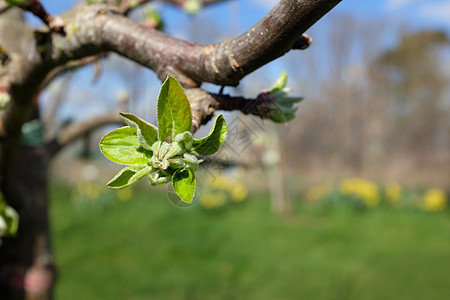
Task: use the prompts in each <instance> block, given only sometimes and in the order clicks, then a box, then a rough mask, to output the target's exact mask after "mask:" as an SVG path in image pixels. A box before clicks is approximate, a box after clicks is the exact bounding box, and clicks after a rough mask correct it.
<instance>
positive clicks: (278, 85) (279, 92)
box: [267, 71, 303, 123]
mask: <svg viewBox="0 0 450 300" xmlns="http://www.w3.org/2000/svg"><path fill="white" fill-rule="evenodd" d="M286 82H287V73H286V71H283V72H282V73H281V74H280V76H279V77H278V79H277V80H276V81H275V83H274V84H273V85H272V86H271V87H270V89H269V91H268V92H267V93H268V95H269V97H270V98H272V99H274V101H273V102H272V103H270V104H269V109H270V112H269V118H270V119H271V120H272V121H274V122H275V123H286V122H288V121H290V120H292V119H293V118H294V117H295V112H296V111H297V108H296V107H294V104H296V103H299V102H300V101H302V100H303V98H299V97H288V96H287V94H288V93H289V92H290V89H289V88H286V87H285V86H286Z"/></svg>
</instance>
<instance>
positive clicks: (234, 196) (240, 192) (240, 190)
mask: <svg viewBox="0 0 450 300" xmlns="http://www.w3.org/2000/svg"><path fill="white" fill-rule="evenodd" d="M247 193H248V191H247V189H246V188H245V186H243V185H242V184H240V183H237V184H236V185H235V186H234V187H233V189H232V190H231V200H233V201H234V202H242V201H244V199H245V197H247Z"/></svg>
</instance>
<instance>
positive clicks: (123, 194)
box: [116, 189, 133, 201]
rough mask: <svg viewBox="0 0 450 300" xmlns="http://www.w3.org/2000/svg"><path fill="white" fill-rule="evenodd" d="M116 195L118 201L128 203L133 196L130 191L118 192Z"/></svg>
mask: <svg viewBox="0 0 450 300" xmlns="http://www.w3.org/2000/svg"><path fill="white" fill-rule="evenodd" d="M116 195H117V198H119V200H120V201H128V200H130V198H131V196H132V195H133V191H132V190H131V189H123V190H118V191H117V194H116Z"/></svg>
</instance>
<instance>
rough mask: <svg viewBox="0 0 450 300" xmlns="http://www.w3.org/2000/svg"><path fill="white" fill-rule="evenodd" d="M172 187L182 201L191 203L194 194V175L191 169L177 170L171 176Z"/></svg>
mask: <svg viewBox="0 0 450 300" xmlns="http://www.w3.org/2000/svg"><path fill="white" fill-rule="evenodd" d="M172 186H173V190H174V191H175V193H177V195H178V197H180V199H181V200H182V201H184V202H186V203H192V198H193V197H194V193H195V175H194V172H193V171H192V170H191V169H189V168H184V169H180V170H177V171H176V172H175V173H174V174H173V176H172Z"/></svg>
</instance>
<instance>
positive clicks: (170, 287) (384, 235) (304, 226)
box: [51, 186, 450, 300]
mask: <svg viewBox="0 0 450 300" xmlns="http://www.w3.org/2000/svg"><path fill="white" fill-rule="evenodd" d="M51 196H52V207H51V222H52V226H53V242H54V245H55V254H56V259H57V264H58V267H59V268H60V277H59V281H58V284H57V290H56V299H65V300H70V299H77V300H78V299H84V300H86V299H136V300H137V299H164V300H177V299H186V300H187V299H208V300H209V299H212V300H213V299H258V300H262V299H271V300H273V299H276V300H278V299H280V300H288V299H314V300H319V299H330V300H334V299H336V300H337V299H358V300H363V299H408V300H413V299H427V300H432V299H436V300H437V299H442V300H446V299H450V298H449V297H450V215H449V213H448V211H444V212H440V213H425V212H414V211H404V210H394V209H388V208H375V209H371V210H366V211H359V212H357V211H354V210H351V209H349V208H336V209H320V208H317V207H316V208H312V207H310V206H302V205H297V207H296V214H295V215H294V216H293V217H290V218H285V219H281V218H279V217H276V216H274V215H272V214H271V213H270V212H269V202H268V199H267V198H265V197H264V196H263V197H256V196H250V197H249V199H248V201H246V203H243V205H241V206H239V207H231V208H230V209H227V210H225V211H222V212H219V213H212V212H207V211H204V210H202V209H200V207H194V208H184V209H182V208H177V207H175V206H174V205H172V204H171V203H170V202H169V201H168V200H167V198H166V195H165V194H163V193H161V194H158V193H151V192H149V191H148V190H134V195H133V199H131V200H129V201H127V202H120V201H117V200H114V201H110V202H107V203H104V204H97V205H80V204H74V203H72V202H70V201H69V200H68V199H69V191H68V190H67V189H64V188H62V187H58V186H52V192H51Z"/></svg>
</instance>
